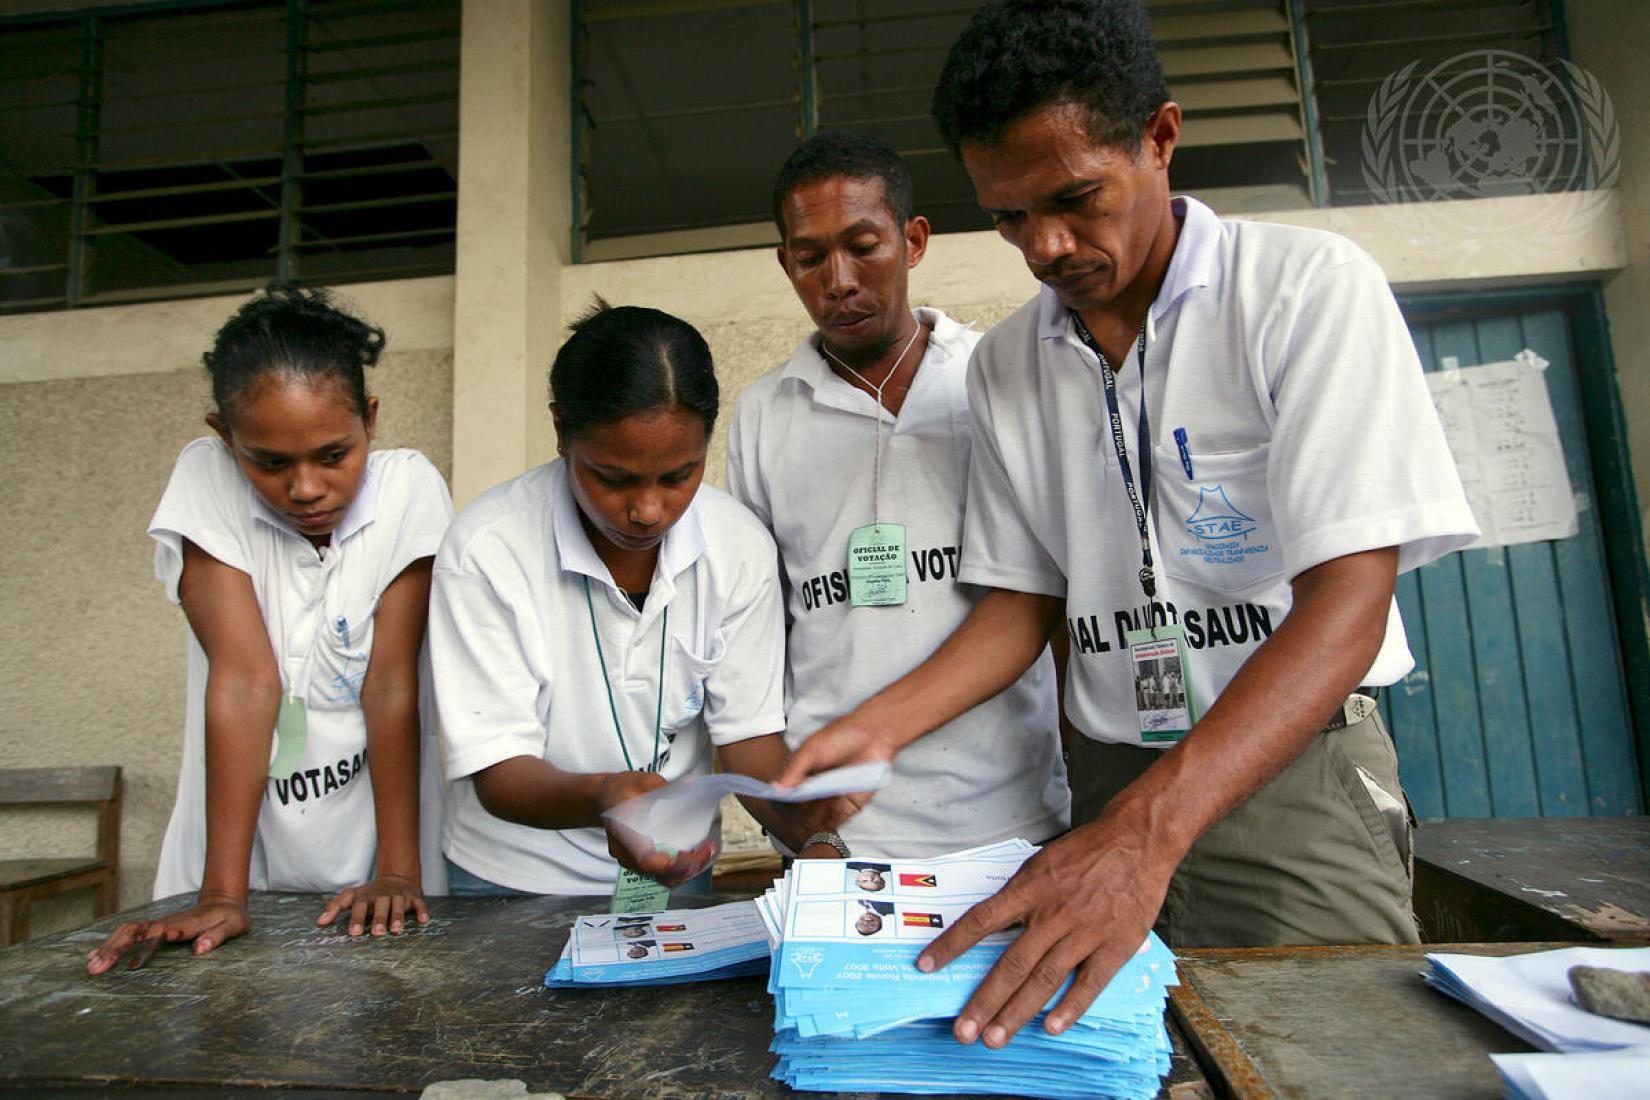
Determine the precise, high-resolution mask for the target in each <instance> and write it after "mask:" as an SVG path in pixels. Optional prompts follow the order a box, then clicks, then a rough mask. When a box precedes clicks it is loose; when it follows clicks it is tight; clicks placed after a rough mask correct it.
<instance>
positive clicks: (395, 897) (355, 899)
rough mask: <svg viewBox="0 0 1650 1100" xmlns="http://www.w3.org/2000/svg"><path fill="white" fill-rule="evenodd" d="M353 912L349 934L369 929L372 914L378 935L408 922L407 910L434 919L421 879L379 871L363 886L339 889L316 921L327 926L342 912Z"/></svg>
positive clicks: (423, 920)
mask: <svg viewBox="0 0 1650 1100" xmlns="http://www.w3.org/2000/svg"><path fill="white" fill-rule="evenodd" d="M346 910H348V912H349V934H350V935H352V936H359V935H361V934H362V933H364V932H365V931H366V930H367V925H368V917H369V916H370V917H371V926H372V934H373V935H374V936H383V935H392V934H395V933H398V932H401V931H402V930H403V929H405V928H406V926H407V914H408V913H412V914H413V915H414V917H415V919H416V920H417V921H418V923H419V924H424V923H426V922H428V921H429V919H430V912H429V910H428V909H427V908H426V907H425V905H424V890H423V887H422V886H420V885H419V882H418V879H417V878H416V877H415V876H410V875H379V876H378V877H377V878H375V879H373V880H372V881H371V882H366V883H362V884H361V885H360V886H347V887H345V888H344V889H342V890H340V891H338V895H337V897H334V898H333V899H332V900H331V901H329V902H328V903H327V907H326V908H325V909H323V910H321V915H320V916H319V917H317V918H315V923H316V924H318V925H320V926H322V927H326V926H327V925H329V924H331V923H332V922H333V921H334V920H336V919H337V917H338V915H339V914H340V913H343V912H344V911H346Z"/></svg>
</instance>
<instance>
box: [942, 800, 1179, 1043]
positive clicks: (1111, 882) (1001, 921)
mask: <svg viewBox="0 0 1650 1100" xmlns="http://www.w3.org/2000/svg"><path fill="white" fill-rule="evenodd" d="M1162 862H1163V860H1162V857H1161V856H1158V855H1156V854H1154V852H1153V851H1152V849H1151V846H1150V844H1149V843H1148V842H1147V837H1146V834H1145V833H1144V832H1143V831H1142V830H1141V829H1139V828H1138V827H1137V826H1135V825H1133V824H1130V823H1128V822H1125V821H1122V820H1119V819H1118V818H1117V817H1115V816H1108V815H1102V816H1101V817H1100V818H1099V820H1097V821H1095V822H1094V823H1092V824H1090V825H1086V826H1084V827H1082V828H1080V829H1076V830H1073V831H1072V832H1071V833H1068V834H1067V835H1066V836H1064V837H1062V838H1060V839H1059V840H1056V841H1052V842H1050V843H1049V844H1048V845H1047V846H1046V847H1044V849H1043V850H1042V851H1041V852H1039V853H1038V854H1037V855H1035V856H1033V857H1032V858H1031V859H1030V860H1027V861H1026V863H1025V865H1024V866H1023V867H1021V868H1020V870H1019V872H1018V873H1017V874H1016V875H1015V876H1014V877H1013V878H1012V879H1010V880H1009V881H1008V883H1007V884H1006V885H1005V886H1004V887H1003V888H1002V890H1000V891H999V892H998V893H997V894H996V895H995V896H994V897H990V898H987V899H986V900H985V901H982V902H980V903H979V904H978V905H975V906H974V908H972V909H970V910H969V911H968V912H967V913H965V914H963V916H962V917H961V918H959V919H958V920H957V922H956V923H955V924H953V925H952V926H951V927H950V928H948V929H947V930H946V931H945V932H944V933H943V934H942V935H940V937H939V938H938V939H936V940H934V942H933V943H931V944H930V945H929V946H928V948H927V950H925V951H924V952H923V953H922V955H921V956H920V957H919V958H918V959H917V968H918V969H919V970H923V971H931V970H937V969H939V968H940V967H942V966H945V965H946V964H947V963H949V962H951V961H952V960H953V959H955V958H957V956H959V955H961V954H962V953H963V952H964V951H966V950H968V948H970V947H972V946H973V945H974V944H976V943H978V942H979V940H980V939H981V938H982V937H984V936H986V935H987V934H989V933H991V932H996V931H1000V930H1002V929H1005V928H1009V927H1011V926H1013V925H1016V924H1021V925H1024V926H1025V927H1024V931H1023V932H1021V933H1020V936H1019V938H1018V939H1016V940H1015V941H1014V943H1013V944H1012V945H1011V946H1010V947H1009V948H1008V950H1007V951H1005V952H1004V953H1003V957H1002V958H1001V959H999V960H998V961H997V964H996V965H995V966H993V967H992V968H991V972H990V973H989V974H987V975H986V977H985V979H984V980H983V981H982V982H981V983H980V985H979V988H978V989H976V990H975V991H974V995H973V996H972V997H971V998H969V1001H968V1004H967V1005H966V1006H965V1007H964V1008H963V1011H962V1014H961V1015H960V1016H958V1017H957V1022H956V1025H955V1027H954V1028H953V1034H954V1035H955V1036H956V1038H957V1040H958V1041H959V1042H963V1043H972V1042H973V1041H974V1040H975V1039H977V1038H983V1039H984V1041H985V1045H986V1046H988V1047H1001V1046H1002V1045H1004V1044H1005V1043H1007V1042H1008V1041H1009V1039H1011V1038H1012V1037H1013V1036H1014V1034H1015V1032H1017V1031H1019V1030H1020V1028H1022V1027H1024V1026H1025V1024H1026V1023H1027V1021H1029V1020H1030V1019H1031V1018H1032V1017H1033V1016H1035V1015H1036V1014H1037V1013H1038V1012H1041V1011H1042V1010H1043V1006H1044V1005H1046V1004H1048V1002H1049V998H1051V997H1052V996H1053V995H1054V993H1055V991H1056V990H1058V989H1059V988H1060V986H1061V985H1062V984H1064V983H1065V981H1066V979H1067V978H1068V977H1073V978H1074V980H1073V982H1072V985H1071V988H1069V989H1068V990H1066V993H1065V996H1063V997H1061V998H1060V1002H1059V1003H1058V1004H1057V1005H1056V1006H1055V1007H1054V1008H1053V1009H1051V1010H1050V1011H1049V1014H1048V1018H1047V1021H1046V1023H1045V1027H1046V1029H1047V1030H1048V1031H1049V1033H1050V1034H1055V1035H1058V1034H1059V1033H1060V1032H1062V1031H1064V1030H1065V1029H1066V1028H1068V1027H1070V1026H1071V1025H1072V1024H1073V1023H1074V1022H1075V1021H1076V1020H1077V1019H1078V1017H1080V1016H1081V1015H1082V1014H1083V1012H1084V1010H1085V1009H1087V1008H1088V1006H1089V1005H1090V1004H1092V1003H1093V1001H1094V998H1095V997H1096V996H1098V995H1099V993H1100V991H1101V990H1102V989H1104V988H1105V987H1106V983H1107V982H1108V981H1110V980H1111V977H1112V975H1113V974H1115V973H1116V972H1117V970H1118V968H1119V967H1120V966H1122V965H1123V963H1124V962H1125V961H1127V960H1128V959H1129V958H1130V957H1131V956H1132V955H1133V954H1134V953H1135V951H1136V950H1138V949H1139V947H1140V942H1141V940H1143V939H1144V938H1145V936H1146V933H1147V932H1148V931H1150V930H1151V927H1152V922H1153V921H1154V920H1155V919H1156V917H1157V911H1158V909H1159V907H1160V906H1161V905H1162V903H1163V898H1164V895H1165V894H1166V893H1167V892H1168V888H1169V879H1170V877H1171V876H1172V875H1173V873H1174V866H1173V864H1172V863H1171V864H1170V865H1169V866H1167V867H1164V866H1162V865H1161V864H1162Z"/></svg>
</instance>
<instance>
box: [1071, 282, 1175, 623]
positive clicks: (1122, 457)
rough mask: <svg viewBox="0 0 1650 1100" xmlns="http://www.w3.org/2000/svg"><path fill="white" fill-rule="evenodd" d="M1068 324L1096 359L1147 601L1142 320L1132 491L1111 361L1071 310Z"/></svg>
mask: <svg viewBox="0 0 1650 1100" xmlns="http://www.w3.org/2000/svg"><path fill="white" fill-rule="evenodd" d="M1071 320H1072V325H1073V327H1074V328H1076V330H1077V336H1078V338H1079V339H1081V340H1082V341H1083V343H1084V345H1085V346H1086V347H1087V348H1088V349H1089V350H1090V351H1092V352H1094V354H1095V355H1096V356H1098V357H1099V359H1100V378H1101V381H1102V382H1104V384H1105V390H1106V409H1107V410H1108V411H1109V412H1110V413H1111V445H1112V448H1113V449H1114V450H1115V451H1116V452H1117V469H1118V471H1119V472H1120V473H1122V475H1123V488H1124V490H1125V491H1126V492H1127V493H1128V494H1129V504H1130V505H1131V506H1132V507H1133V508H1134V522H1135V526H1136V527H1137V528H1138V529H1139V532H1140V587H1141V588H1142V589H1144V590H1145V593H1146V598H1147V599H1148V600H1149V599H1151V598H1152V597H1153V596H1155V595H1157V577H1156V574H1154V573H1153V572H1152V538H1151V530H1150V528H1149V527H1148V525H1147V520H1146V515H1147V512H1148V511H1150V509H1151V506H1152V425H1151V421H1150V420H1148V419H1147V418H1146V321H1145V319H1144V318H1142V319H1141V322H1140V342H1139V344H1138V348H1139V352H1140V424H1139V429H1138V431H1137V433H1136V436H1135V443H1136V445H1137V446H1138V447H1139V448H1140V491H1139V492H1138V493H1137V492H1135V489H1134V472H1133V470H1132V469H1131V468H1130V466H1129V451H1128V447H1127V446H1126V445H1125V443H1124V442H1123V414H1122V413H1120V412H1118V410H1117V377H1116V375H1115V374H1114V373H1113V372H1112V369H1111V360H1109V359H1107V358H1106V353H1105V352H1103V351H1101V350H1100V342H1099V341H1098V340H1096V339H1095V338H1094V334H1093V333H1091V332H1089V327H1088V326H1087V325H1085V324H1084V323H1083V319H1082V318H1081V317H1079V316H1078V315H1077V313H1076V311H1075V310H1074V311H1073V312H1072V314H1071Z"/></svg>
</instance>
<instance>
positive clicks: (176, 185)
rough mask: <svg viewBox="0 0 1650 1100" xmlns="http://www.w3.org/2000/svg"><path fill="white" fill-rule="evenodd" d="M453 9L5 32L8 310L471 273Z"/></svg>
mask: <svg viewBox="0 0 1650 1100" xmlns="http://www.w3.org/2000/svg"><path fill="white" fill-rule="evenodd" d="M459 15H460V8H459V5H458V4H456V3H452V2H450V0H286V2H279V0H277V2H263V3H247V2H241V3H234V2H228V3H223V2H219V3H201V2H172V3H165V4H139V5H128V6H125V7H120V8H111V9H97V10H89V11H88V10H83V11H80V12H76V13H73V14H69V15H52V16H38V17H22V18H17V19H12V20H7V21H3V22H0V310H9V311H16V310H31V309H54V308H64V307H68V308H73V307H76V306H87V305H101V304H107V303H112V302H123V301H141V300H150V299H157V298H168V297H186V296H191V295H197V294H216V293H225V292H231V291H237V290H246V289H250V288H253V287H256V286H261V285H265V284H268V283H271V282H282V283H298V284H304V283H307V284H317V283H340V282H357V281H366V280H373V279H384V278H400V277H410V276H415V275H428V274H440V273H445V272H450V271H451V270H452V268H453V253H454V225H455V221H456V210H457V204H456V194H457V182H456V181H457V178H458V45H459V40H458V34H459Z"/></svg>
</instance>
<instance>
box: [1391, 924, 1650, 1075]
mask: <svg viewBox="0 0 1650 1100" xmlns="http://www.w3.org/2000/svg"><path fill="white" fill-rule="evenodd" d="M1427 962H1428V963H1430V964H1431V968H1430V969H1428V970H1425V971H1422V973H1421V977H1422V978H1424V979H1425V980H1426V983H1427V984H1428V985H1430V986H1432V987H1433V988H1434V989H1436V990H1438V991H1439V992H1441V993H1446V994H1448V995H1449V996H1451V997H1454V998H1455V999H1456V1000H1459V1001H1462V1002H1464V1003H1466V1004H1468V1005H1471V1006H1472V1007H1473V1008H1476V1009H1477V1010H1478V1011H1479V1012H1482V1013H1483V1014H1484V1015H1485V1016H1488V1017H1489V1018H1490V1019H1492V1020H1494V1021H1495V1022H1496V1023H1498V1024H1500V1025H1501V1026H1502V1027H1504V1028H1506V1029H1507V1030H1508V1031H1510V1032H1512V1033H1513V1034H1514V1035H1517V1036H1518V1037H1519V1038H1520V1039H1523V1040H1524V1041H1525V1042H1527V1043H1529V1044H1530V1045H1531V1046H1533V1047H1538V1048H1540V1049H1541V1050H1549V1051H1555V1052H1559V1053H1571V1052H1586V1051H1605V1050H1616V1049H1620V1048H1623V1047H1635V1046H1644V1045H1646V1044H1650V1027H1645V1026H1644V1025H1643V1024H1632V1023H1628V1022H1627V1021H1626V1020H1616V1019H1611V1018H1610V1017H1608V1016H1595V1015H1594V1014H1593V1013H1591V1012H1588V1011H1587V1010H1586V1009H1584V1008H1582V1007H1580V1006H1579V1005H1577V1004H1575V1002H1574V1001H1572V1000H1571V998H1570V967H1572V966H1601V967H1604V968H1606V969H1612V970H1650V947H1565V948H1560V949H1558V950H1556V951H1534V952H1531V953H1530V954H1527V955H1509V956H1507V957H1506V958H1487V957H1484V956H1480V955H1453V954H1441V953H1435V954H1430V955H1428V956H1427Z"/></svg>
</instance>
